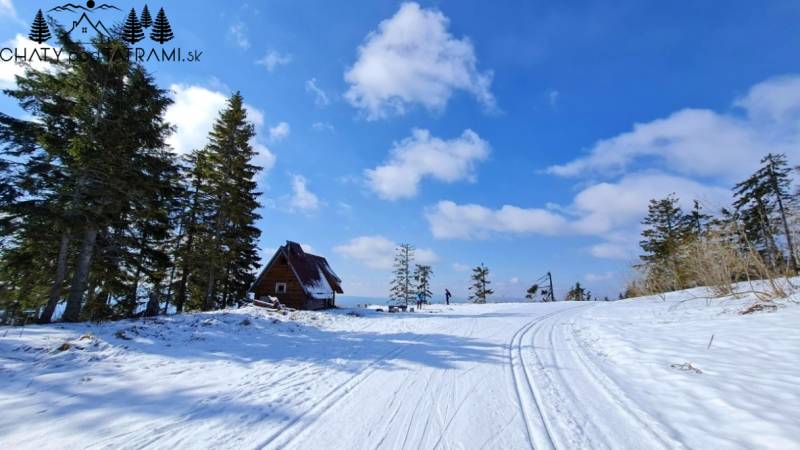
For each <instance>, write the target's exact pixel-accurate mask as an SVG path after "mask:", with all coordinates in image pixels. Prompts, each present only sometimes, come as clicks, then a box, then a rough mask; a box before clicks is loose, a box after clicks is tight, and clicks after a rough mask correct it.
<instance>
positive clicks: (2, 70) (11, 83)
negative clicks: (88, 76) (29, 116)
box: [0, 0, 65, 89]
mask: <svg viewBox="0 0 800 450" xmlns="http://www.w3.org/2000/svg"><path fill="white" fill-rule="evenodd" d="M0 1H2V0H0ZM0 6H2V3H0ZM9 6H10V7H11V8H12V10H13V5H11V4H10V3H9ZM0 10H2V7H0ZM2 46H3V47H4V48H11V49H15V48H16V49H18V51H19V52H22V51H23V49H24V50H25V51H26V52H27V54H31V52H33V51H34V50H38V51H39V52H40V53H39V55H41V56H42V59H44V57H45V56H47V57H48V58H54V57H55V54H54V53H51V52H52V51H53V50H55V49H54V48H53V47H51V46H49V45H47V44H37V43H36V42H33V41H31V40H30V39H28V38H27V37H25V36H23V35H21V34H17V35H16V36H14V38H13V39H11V40H8V41H6V42H4V43H3V45H2ZM41 49H47V52H48V53H47V54H45V53H43V51H42V50H41ZM64 56H65V54H62V57H64ZM30 66H31V68H33V69H35V70H47V69H49V68H50V67H52V66H51V65H50V64H48V63H47V62H44V61H42V60H40V59H39V58H33V60H32V61H31V62H30ZM24 74H25V65H23V64H17V63H16V62H15V61H14V60H13V59H12V60H11V61H0V89H10V88H13V87H15V86H16V85H17V80H16V77H17V76H21V75H24Z"/></svg>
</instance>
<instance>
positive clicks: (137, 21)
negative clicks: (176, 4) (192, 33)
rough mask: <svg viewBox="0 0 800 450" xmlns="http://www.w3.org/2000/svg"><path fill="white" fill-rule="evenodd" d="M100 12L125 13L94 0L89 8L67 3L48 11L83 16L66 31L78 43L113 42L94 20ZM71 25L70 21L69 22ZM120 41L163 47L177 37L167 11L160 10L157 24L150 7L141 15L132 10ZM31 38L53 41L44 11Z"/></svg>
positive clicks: (105, 28) (142, 11) (38, 40)
mask: <svg viewBox="0 0 800 450" xmlns="http://www.w3.org/2000/svg"><path fill="white" fill-rule="evenodd" d="M100 11H121V10H120V9H119V8H118V7H116V6H114V5H110V4H108V3H102V4H99V5H98V4H97V3H96V2H94V1H93V0H89V1H87V2H86V5H85V6H84V5H78V4H75V3H67V4H64V5H60V6H56V7H54V8H51V9H49V10H47V12H48V14H63V13H67V14H73V15H77V14H80V15H79V16H78V17H76V18H73V20H72V23H71V25H70V26H68V27H66V29H67V33H68V34H69V35H70V37H71V38H72V39H73V40H74V41H75V42H80V43H90V42H95V41H96V40H98V39H100V40H107V39H111V32H110V31H109V29H108V28H107V27H106V25H105V24H104V23H103V21H102V20H101V19H93V18H92V13H95V12H100ZM67 23H69V21H67ZM119 37H120V38H121V39H122V40H123V41H125V42H127V43H128V44H131V45H134V44H137V43H139V42H141V41H143V40H145V39H146V38H147V37H149V38H150V39H151V40H152V41H154V42H157V43H159V44H161V45H164V44H165V43H167V42H169V41H171V40H172V39H173V38H174V37H175V34H174V33H173V31H172V27H171V26H170V23H169V19H168V18H167V13H166V11H164V8H160V9H159V11H158V13H157V14H156V17H155V20H154V19H153V16H152V15H151V13H150V8H149V6H148V5H144V6H143V7H142V9H141V12H137V11H136V8H131V10H130V13H128V15H127V17H126V18H125V20H124V22H122V27H121V30H120V32H119ZM28 38H29V39H30V40H32V41H34V42H36V43H37V44H43V43H45V42H47V41H48V40H50V38H52V34H51V33H50V29H49V26H48V24H47V21H46V20H45V17H44V13H43V12H42V10H41V9H40V10H39V11H38V12H37V13H36V17H35V18H34V19H33V23H32V24H31V32H30V33H29V35H28Z"/></svg>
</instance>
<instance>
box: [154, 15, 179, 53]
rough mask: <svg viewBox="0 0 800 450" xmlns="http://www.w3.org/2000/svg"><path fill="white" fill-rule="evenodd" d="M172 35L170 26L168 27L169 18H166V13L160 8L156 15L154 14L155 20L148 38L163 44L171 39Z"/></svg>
mask: <svg viewBox="0 0 800 450" xmlns="http://www.w3.org/2000/svg"><path fill="white" fill-rule="evenodd" d="M174 37H175V35H174V34H173V33H172V27H170V25H169V20H167V13H165V12H164V8H161V9H160V10H159V11H158V15H156V21H155V22H154V23H153V30H152V31H151V32H150V39H152V40H154V41H156V42H158V43H159V44H162V45H163V44H164V43H166V42H169V41H171V40H172V38H174Z"/></svg>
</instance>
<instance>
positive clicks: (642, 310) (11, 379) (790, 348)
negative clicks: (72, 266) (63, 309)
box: [0, 291, 800, 449]
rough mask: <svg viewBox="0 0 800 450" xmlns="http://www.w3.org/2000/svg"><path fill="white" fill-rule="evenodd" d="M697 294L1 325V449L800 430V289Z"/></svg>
mask: <svg viewBox="0 0 800 450" xmlns="http://www.w3.org/2000/svg"><path fill="white" fill-rule="evenodd" d="M698 293H699V294H702V292H699V291H692V292H681V293H673V294H669V295H667V296H663V297H650V298H643V299H637V300H629V301H620V302H610V303H551V304H522V303H507V304H487V305H451V306H441V305H437V306H432V307H428V308H427V309H426V310H424V311H422V312H417V313H401V314H388V313H379V312H375V311H372V310H366V309H345V310H336V311H328V312H288V313H286V314H283V313H280V312H273V311H268V310H265V309H259V308H254V307H250V308H244V309H239V310H228V311H223V312H214V313H202V314H187V315H183V316H171V317H166V318H158V319H157V320H148V321H147V322H142V321H126V322H119V323H111V324H103V325H88V324H78V325H49V326H33V327H26V328H25V329H20V328H0V410H1V411H3V414H2V415H0V448H15V449H27V448H30V449H41V448H50V447H52V446H53V445H57V446H58V447H59V448H74V449H87V448H91V449H102V448H115V449H116V448H165V449H173V448H176V449H181V448H186V449H195V448H298V449H300V448H325V449H351V448H352V449H361V448H385V449H402V448H469V449H472V448H475V449H479V448H487V449H495V448H502V449H517V448H531V447H534V446H535V447H536V448H537V449H540V448H541V449H546V448H641V449H655V448H775V449H784V448H798V447H800V414H798V412H797V411H798V405H800V373H799V371H798V367H800V351H799V350H800V327H798V326H797V324H798V323H800V306H798V305H797V304H796V303H795V302H794V301H793V299H788V300H781V301H779V302H776V304H777V305H778V308H777V310H776V311H774V312H760V313H755V314H750V315H741V314H740V312H741V311H742V310H744V309H745V308H746V307H748V306H749V305H751V304H752V303H753V301H754V300H753V298H752V297H750V296H744V298H740V299H722V300H719V299H716V300H704V299H694V300H687V299H689V298H691V297H695V296H697V295H698ZM712 336H713V341H712V339H711V338H712ZM64 344H67V345H64ZM709 344H710V346H709ZM687 369H688V370H687ZM692 369H697V370H698V371H699V372H697V371H695V370H692Z"/></svg>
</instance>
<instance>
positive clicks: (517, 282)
mask: <svg viewBox="0 0 800 450" xmlns="http://www.w3.org/2000/svg"><path fill="white" fill-rule="evenodd" d="M508 283H509V284H519V278H518V277H513V278H511V279H510V280H508Z"/></svg>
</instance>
